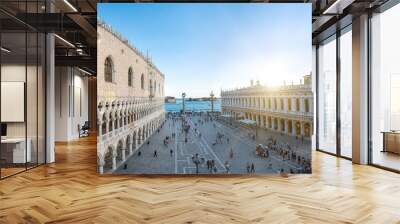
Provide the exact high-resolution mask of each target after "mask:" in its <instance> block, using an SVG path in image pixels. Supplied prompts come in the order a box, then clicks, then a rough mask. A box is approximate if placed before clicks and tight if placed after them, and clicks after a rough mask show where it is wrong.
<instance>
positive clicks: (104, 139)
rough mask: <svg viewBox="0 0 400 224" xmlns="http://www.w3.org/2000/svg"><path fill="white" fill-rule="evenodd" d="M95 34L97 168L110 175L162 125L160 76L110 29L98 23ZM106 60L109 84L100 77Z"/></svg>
mask: <svg viewBox="0 0 400 224" xmlns="http://www.w3.org/2000/svg"><path fill="white" fill-rule="evenodd" d="M97 32H98V38H97V41H98V45H97V46H98V47H97V88H98V91H97V101H98V105H97V108H98V111H97V117H98V121H97V125H98V138H97V139H98V142H97V157H98V168H99V172H100V173H104V172H108V173H112V172H113V171H115V170H116V169H117V168H118V166H120V165H122V164H123V163H124V162H125V161H126V160H127V159H128V158H129V156H131V155H133V153H134V152H135V150H137V149H139V148H140V146H141V145H142V144H143V143H144V142H146V140H147V139H148V138H149V137H151V135H152V134H153V132H154V131H156V130H157V129H158V128H159V127H160V126H161V125H162V124H163V123H164V120H165V110H164V74H162V73H161V72H160V71H159V70H158V68H157V67H156V66H155V65H154V64H153V63H152V62H151V61H150V60H149V59H147V57H145V56H144V55H143V54H142V53H140V52H139V51H138V50H136V49H135V48H134V47H133V46H132V45H131V44H129V43H128V42H127V41H125V40H124V38H123V37H121V36H120V35H118V34H117V33H116V32H114V31H112V29H111V28H109V27H107V26H106V25H104V24H98V26H97ZM107 57H109V58H111V60H112V64H113V82H106V81H105V78H104V64H105V60H106V58H107ZM129 68H132V71H133V79H132V86H129V85H128V71H129ZM142 75H143V77H144V86H143V88H142V86H141V84H142V83H141V76H142ZM150 83H152V87H150Z"/></svg>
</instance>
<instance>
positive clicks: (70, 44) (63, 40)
mask: <svg viewBox="0 0 400 224" xmlns="http://www.w3.org/2000/svg"><path fill="white" fill-rule="evenodd" d="M54 36H55V37H57V38H58V39H59V40H61V41H62V42H64V43H66V44H67V45H69V46H70V47H73V48H75V45H73V44H72V43H71V42H69V41H68V40H66V39H64V38H62V37H60V36H59V35H57V34H54Z"/></svg>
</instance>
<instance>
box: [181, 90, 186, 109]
mask: <svg viewBox="0 0 400 224" xmlns="http://www.w3.org/2000/svg"><path fill="white" fill-rule="evenodd" d="M185 97H186V93H182V113H183V114H185Z"/></svg>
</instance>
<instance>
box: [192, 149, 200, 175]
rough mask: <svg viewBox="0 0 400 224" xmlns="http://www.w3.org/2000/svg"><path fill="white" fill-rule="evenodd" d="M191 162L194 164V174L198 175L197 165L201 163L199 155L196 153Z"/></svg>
mask: <svg viewBox="0 0 400 224" xmlns="http://www.w3.org/2000/svg"><path fill="white" fill-rule="evenodd" d="M192 161H193V163H194V165H195V166H196V174H198V173H199V165H200V163H201V160H200V159H199V154H197V153H196V155H194V156H193V157H192Z"/></svg>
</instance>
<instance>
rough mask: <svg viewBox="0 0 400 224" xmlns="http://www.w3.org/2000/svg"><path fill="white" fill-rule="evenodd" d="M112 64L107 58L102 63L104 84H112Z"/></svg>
mask: <svg viewBox="0 0 400 224" xmlns="http://www.w3.org/2000/svg"><path fill="white" fill-rule="evenodd" d="M113 67H114V66H113V62H112V60H111V58H110V57H107V58H106V60H105V61H104V80H105V81H106V82H113V72H114V71H113V70H114V68H113Z"/></svg>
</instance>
